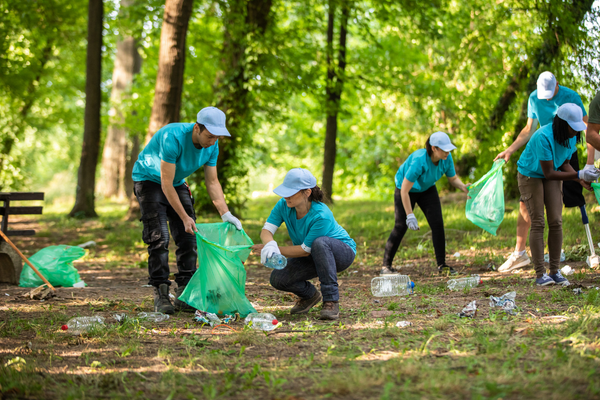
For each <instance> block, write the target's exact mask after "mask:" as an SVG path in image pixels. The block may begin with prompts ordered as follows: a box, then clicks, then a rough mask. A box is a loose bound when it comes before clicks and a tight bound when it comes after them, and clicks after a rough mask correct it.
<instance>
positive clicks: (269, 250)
mask: <svg viewBox="0 0 600 400" xmlns="http://www.w3.org/2000/svg"><path fill="white" fill-rule="evenodd" d="M273 254H281V251H279V246H277V242H276V241H274V240H271V241H270V242H269V243H267V244H265V247H263V249H262V250H261V252H260V263H261V264H263V265H264V264H265V263H266V262H267V260H268V259H269V258H271V257H273Z"/></svg>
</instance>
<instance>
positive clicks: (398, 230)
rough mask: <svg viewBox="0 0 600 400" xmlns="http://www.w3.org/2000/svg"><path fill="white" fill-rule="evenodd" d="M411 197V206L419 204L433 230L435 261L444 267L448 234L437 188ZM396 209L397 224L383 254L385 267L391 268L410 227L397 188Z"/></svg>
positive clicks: (433, 187) (411, 194) (410, 194)
mask: <svg viewBox="0 0 600 400" xmlns="http://www.w3.org/2000/svg"><path fill="white" fill-rule="evenodd" d="M408 195H409V196H410V205H411V207H412V208H413V209H414V208H415V204H418V205H419V207H420V208H421V210H423V213H424V214H425V218H427V222H429V227H430V228H431V240H432V241H433V249H434V251H435V259H436V261H437V265H438V266H440V265H443V264H445V262H446V233H445V232H444V219H443V217H442V204H441V203H440V197H439V196H438V191H437V188H436V187H435V185H434V186H432V187H430V188H429V189H427V190H426V191H424V192H421V193H410V192H409V193H408ZM394 208H395V215H396V223H395V225H394V229H393V230H392V233H390V237H389V239H388V241H387V244H386V245H385V253H384V254H383V265H385V266H387V267H389V266H391V265H392V261H393V260H394V256H395V255H396V252H397V251H398V246H400V242H401V241H402V238H403V237H404V234H406V230H407V229H408V226H407V225H406V211H404V206H403V205H402V197H401V196H400V189H398V188H396V191H395V192H394Z"/></svg>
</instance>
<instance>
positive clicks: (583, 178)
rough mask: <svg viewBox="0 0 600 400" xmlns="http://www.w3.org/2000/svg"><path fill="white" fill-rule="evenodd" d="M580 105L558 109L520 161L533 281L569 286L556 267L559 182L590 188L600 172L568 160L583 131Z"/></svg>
mask: <svg viewBox="0 0 600 400" xmlns="http://www.w3.org/2000/svg"><path fill="white" fill-rule="evenodd" d="M585 128H586V126H585V124H584V123H583V112H582V110H581V107H579V106H578V105H576V104H574V103H566V104H563V105H562V106H560V107H559V108H558V111H557V112H556V116H555V117H554V120H553V122H552V123H551V124H547V125H545V126H543V127H541V128H540V129H539V130H538V131H537V132H536V133H534V134H533V136H532V137H531V139H530V140H529V143H527V147H526V148H525V151H523V154H521V157H520V158H519V161H518V162H517V169H518V171H519V173H518V176H517V179H518V182H519V191H520V192H521V200H522V201H523V202H524V203H525V206H526V207H527V212H529V215H530V217H531V230H530V232H529V246H530V248H531V256H532V258H533V265H534V267H535V273H536V281H535V282H536V284H537V285H538V286H547V285H554V284H558V285H568V284H569V281H568V280H567V279H566V278H565V277H563V276H562V274H561V273H560V271H559V270H558V267H559V262H560V251H561V250H560V249H561V248H562V240H563V234H562V195H561V194H562V181H579V183H581V184H582V186H584V187H586V188H587V189H590V185H589V184H588V183H586V182H591V181H594V180H596V179H598V176H600V173H599V172H597V170H595V169H585V170H581V171H575V170H574V169H573V167H572V166H571V165H570V164H569V160H570V159H571V156H572V155H573V153H574V152H575V151H577V148H576V146H575V145H576V136H577V132H580V131H583V130H585ZM544 208H545V209H546V214H547V219H548V230H549V231H548V252H549V254H550V275H548V274H546V267H545V266H544V228H545V221H544Z"/></svg>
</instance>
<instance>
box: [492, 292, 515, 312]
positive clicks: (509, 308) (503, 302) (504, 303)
mask: <svg viewBox="0 0 600 400" xmlns="http://www.w3.org/2000/svg"><path fill="white" fill-rule="evenodd" d="M516 297H517V292H515V291H513V292H508V293H506V294H503V295H502V296H500V297H496V296H490V308H492V307H502V309H503V310H504V311H505V312H506V313H507V314H511V315H515V314H516V313H515V308H517V304H516V303H515V298H516Z"/></svg>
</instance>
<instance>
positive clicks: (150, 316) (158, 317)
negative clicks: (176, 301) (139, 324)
mask: <svg viewBox="0 0 600 400" xmlns="http://www.w3.org/2000/svg"><path fill="white" fill-rule="evenodd" d="M137 317H138V318H139V319H144V320H146V321H150V322H163V321H166V320H168V319H169V315H167V314H163V313H161V312H154V311H152V312H145V311H142V312H141V313H138V315H137Z"/></svg>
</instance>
